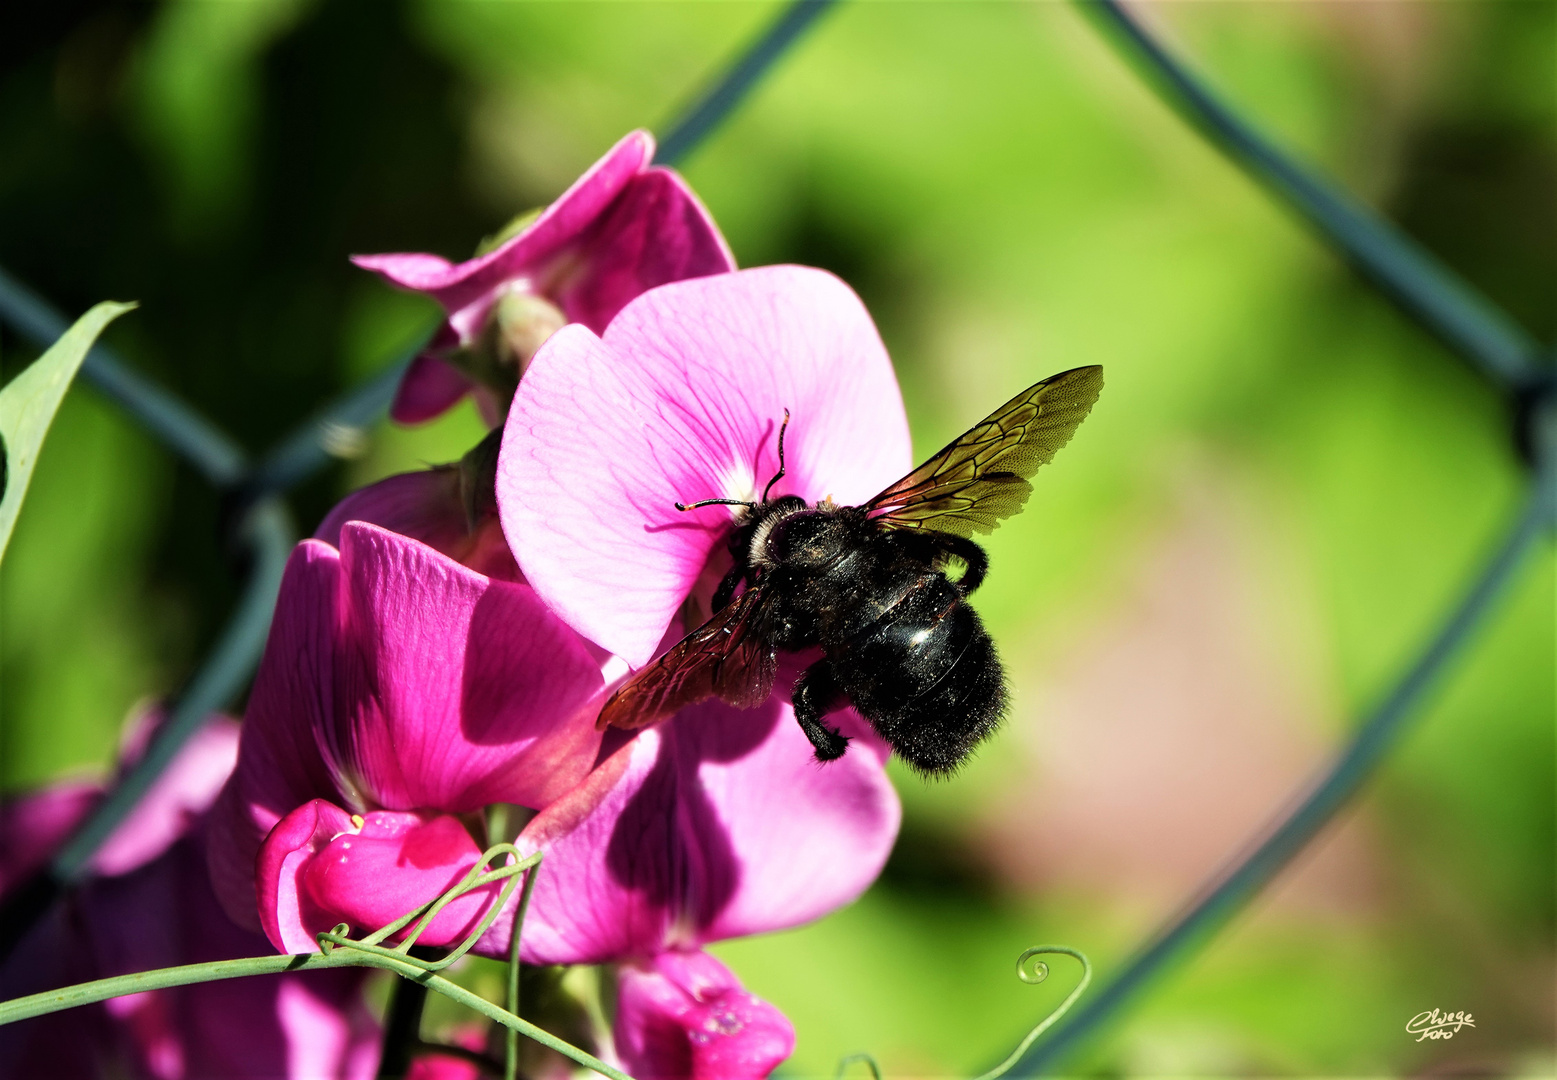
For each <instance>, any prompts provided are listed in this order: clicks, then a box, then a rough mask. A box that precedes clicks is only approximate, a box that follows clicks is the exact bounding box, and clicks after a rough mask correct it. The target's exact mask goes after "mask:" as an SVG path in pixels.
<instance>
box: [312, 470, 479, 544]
mask: <svg viewBox="0 0 1557 1080" xmlns="http://www.w3.org/2000/svg"><path fill="white" fill-rule="evenodd" d="M348 521H365V522H367V523H368V524H370V525H377V526H379V528H382V529H387V530H389V531H390V532H393V533H399V534H400V535H401V536H408V537H410V538H411V539H412V540H419V541H421V542H422V543H424V544H426V545H427V546H428V547H430V548H432V549H433V550H434V551H441V552H443V553H444V554H445V555H448V556H449V557H450V558H456V559H457V558H458V555H457V554H456V553H457V552H458V550H459V549H460V547H461V546H462V545H463V544H464V543H465V540H466V527H465V526H466V521H465V508H464V505H463V504H462V503H461V501H460V478H459V472H458V470H456V469H452V468H443V469H424V470H422V471H420V472H408V473H399V474H397V475H395V476H391V477H387V478H386V479H383V480H380V481H379V482H378V483H376V484H369V485H368V486H367V487H365V488H358V489H357V490H356V491H353V492H352V493H351V494H350V495H348V496H346V497H345V498H344V499H342V500H341V501H340V502H338V503H336V504H335V508H334V509H333V510H331V511H330V512H329V513H328V514H326V515H325V518H324V520H323V521H321V522H320V523H319V527H318V528H317V529H315V530H314V539H315V540H323V541H324V542H325V543H326V544H329V545H330V546H331V547H333V548H336V549H337V550H339V548H340V546H341V529H342V528H343V527H345V525H346V523H347V522H348Z"/></svg>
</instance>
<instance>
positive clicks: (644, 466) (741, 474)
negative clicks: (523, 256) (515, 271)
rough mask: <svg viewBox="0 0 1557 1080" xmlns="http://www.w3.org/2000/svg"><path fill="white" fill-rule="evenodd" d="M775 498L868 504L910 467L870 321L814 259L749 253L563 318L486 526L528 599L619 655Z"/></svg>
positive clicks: (511, 422) (638, 658)
mask: <svg viewBox="0 0 1557 1080" xmlns="http://www.w3.org/2000/svg"><path fill="white" fill-rule="evenodd" d="M786 408H787V409H789V410H790V414H791V421H790V426H789V430H788V434H787V436H786V441H785V448H786V454H787V461H788V466H789V474H788V476H787V477H786V478H785V479H784V480H782V481H780V482H779V484H778V485H777V486H776V487H775V488H774V490H773V494H774V495H783V494H791V493H792V494H798V495H801V496H803V497H805V498H806V499H808V500H816V499H820V498H822V497H824V496H827V495H831V496H833V497H834V498H836V499H837V500H838V501H839V502H841V503H844V504H857V503H861V502H864V501H866V500H867V499H869V498H870V497H871V496H873V495H875V494H876V493H878V492H879V491H881V490H882V489H883V488H885V487H886V486H887V485H888V484H890V483H892V482H893V481H895V480H897V479H898V478H899V477H901V476H903V475H904V474H905V473H907V472H908V471H909V469H910V468H912V465H913V462H912V456H911V449H910V444H909V436H908V422H907V419H906V418H905V415H904V412H903V403H902V397H901V395H900V394H899V392H898V387H897V380H896V378H895V376H894V375H893V372H892V364H891V361H890V360H889V359H888V357H887V353H886V350H885V348H884V347H883V346H882V344H881V339H880V337H879V336H878V335H877V333H876V329H875V326H874V325H873V324H872V323H871V321H870V316H869V315H868V314H867V313H866V311H865V308H864V306H863V305H862V304H861V303H860V301H859V298H858V297H857V296H855V295H854V293H853V291H852V290H850V289H849V287H848V286H847V285H845V284H844V283H843V282H841V281H839V280H838V279H837V278H835V277H833V276H832V275H831V274H828V273H826V272H824V271H821V270H813V269H808V268H805V267H796V266H774V267H762V268H759V269H755V270H743V271H740V272H737V273H734V274H721V275H718V276H715V277H707V278H698V279H695V280H691V281H682V282H677V283H675V284H671V285H664V286H661V287H660V288H657V289H654V290H652V291H650V292H647V293H645V294H644V295H642V296H640V297H639V298H638V299H636V300H634V301H633V302H632V303H630V304H628V305H627V306H626V307H625V308H623V309H622V311H621V313H620V314H619V315H618V316H617V317H616V319H615V320H614V321H613V322H612V323H611V325H610V326H609V327H608V328H607V330H606V333H605V335H604V337H603V338H597V337H595V335H594V334H592V333H590V332H589V331H588V330H587V329H586V328H584V327H582V326H578V325H572V326H567V327H564V328H563V329H562V330H560V331H558V332H557V333H556V334H554V335H553V336H552V337H551V339H550V340H549V341H548V342H547V343H546V344H545V345H544V346H542V348H541V350H540V352H539V353H537V355H536V357H535V359H534V361H533V362H532V363H531V365H530V367H529V369H528V370H527V371H526V373H525V377H524V379H523V381H522V382H521V383H520V386H519V391H518V393H517V394H516V395H515V398H514V403H513V406H512V408H511V409H510V412H509V416H508V422H507V426H506V428H505V431H504V435H503V449H502V456H501V458H500V460H499V466H498V482H497V498H498V507H499V512H500V515H501V517H502V521H503V529H504V531H505V532H506V533H507V534H508V540H509V545H510V546H511V547H512V548H513V551H514V555H515V557H516V558H517V559H518V562H519V566H520V568H521V570H522V571H523V572H524V575H525V578H526V580H527V581H529V582H530V584H532V585H533V586H534V587H535V589H536V591H537V592H538V593H539V594H540V595H541V598H542V599H544V600H545V601H546V603H547V604H549V605H550V606H551V607H552V608H553V609H554V610H556V611H557V612H558V613H559V614H560V615H561V616H562V617H563V618H564V619H566V620H567V622H568V623H569V624H570V625H572V626H573V627H574V628H575V629H577V630H578V631H579V632H580V633H581V634H583V635H584V636H585V637H587V638H589V639H590V640H592V641H595V642H597V643H598V644H600V645H601V646H603V647H605V648H607V649H610V650H611V651H612V652H614V653H616V654H618V655H619V656H621V657H622V658H623V659H625V660H626V661H627V662H628V663H629V664H631V665H633V666H634V667H637V666H641V665H642V664H644V663H645V662H647V661H648V660H649V659H650V657H651V656H652V655H653V651H654V647H655V645H656V643H657V642H658V641H659V640H660V637H661V635H662V634H663V633H664V632H665V628H666V626H667V625H668V624H669V622H670V620H671V617H672V616H673V615H674V613H675V611H676V609H677V608H678V607H679V606H680V604H681V603H682V601H683V600H684V598H685V597H686V595H687V593H688V591H689V590H690V589H691V587H692V584H693V582H694V581H695V580H696V579H697V577H698V575H699V574H700V573H701V572H702V570H703V567H704V564H705V563H706V561H707V559H708V556H709V554H710V552H712V551H713V550H714V548H715V547H716V546H717V545H718V544H719V543H720V542H721V541H722V539H723V537H724V536H725V535H726V534H727V533H728V531H729V529H730V528H731V522H732V514H731V508H730V507H724V506H710V507H706V508H703V509H700V510H695V511H692V512H690V513H681V512H678V511H677V510H676V508H675V505H674V504H675V503H676V502H677V501H681V502H692V501H696V500H700V499H707V498H715V497H719V498H740V499H751V498H755V497H757V496H759V495H760V494H761V492H762V488H763V486H764V485H765V484H766V482H767V480H768V478H769V477H770V476H772V475H773V474H774V473H775V472H776V471H777V469H778V454H777V450H778V434H779V427H780V425H781V423H782V422H783V419H784V410H785V409H786Z"/></svg>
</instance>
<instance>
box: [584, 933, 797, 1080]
mask: <svg viewBox="0 0 1557 1080" xmlns="http://www.w3.org/2000/svg"><path fill="white" fill-rule="evenodd" d="M614 1035H615V1040H616V1050H617V1054H618V1055H619V1056H620V1057H621V1059H622V1065H623V1067H624V1068H626V1069H627V1071H628V1072H630V1073H632V1075H633V1076H635V1077H637V1078H638V1080H760V1078H761V1077H765V1076H767V1075H768V1074H769V1073H771V1072H772V1071H773V1070H774V1068H776V1067H777V1066H778V1065H779V1063H780V1062H782V1061H784V1059H786V1058H787V1057H789V1055H790V1054H791V1053H793V1052H794V1049H795V1028H794V1025H793V1024H791V1023H790V1022H789V1019H788V1018H787V1017H786V1016H785V1015H784V1014H783V1013H781V1012H779V1010H778V1009H776V1008H774V1007H773V1006H772V1005H770V1004H768V1003H767V1002H766V1001H763V1000H762V999H761V998H759V997H757V996H756V995H755V994H752V993H750V992H748V991H747V990H746V989H745V988H744V987H742V986H741V984H740V982H739V980H737V979H736V977H735V976H734V975H733V974H732V973H731V972H730V969H729V968H727V967H725V966H724V965H723V964H721V963H720V962H719V961H718V960H715V959H714V958H713V957H712V956H709V955H708V954H707V953H705V952H666V953H661V954H659V955H657V956H655V957H654V958H653V959H652V960H650V961H647V962H636V963H629V964H624V965H623V966H621V967H620V968H618V970H617V1011H616V1025H615V1029H614Z"/></svg>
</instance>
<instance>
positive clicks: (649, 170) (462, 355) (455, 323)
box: [353, 131, 735, 424]
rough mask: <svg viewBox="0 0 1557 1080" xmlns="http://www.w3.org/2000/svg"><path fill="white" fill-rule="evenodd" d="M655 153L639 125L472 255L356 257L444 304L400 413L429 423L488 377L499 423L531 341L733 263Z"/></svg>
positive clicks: (598, 322) (407, 383)
mask: <svg viewBox="0 0 1557 1080" xmlns="http://www.w3.org/2000/svg"><path fill="white" fill-rule="evenodd" d="M653 158H654V139H653V137H652V136H650V135H649V133H648V132H646V131H635V132H633V133H632V134H630V135H628V136H626V137H625V138H624V139H622V140H621V141H620V142H618V143H617V144H616V145H615V146H613V147H612V148H611V150H610V151H609V152H608V153H607V154H606V155H605V157H603V158H601V159H600V160H599V161H597V162H595V164H594V165H593V166H591V167H590V169H589V171H588V172H586V173H585V174H584V175H583V176H581V177H580V178H579V179H578V180H577V181H576V182H575V183H574V184H573V186H572V187H570V188H569V189H568V190H567V191H565V192H564V193H563V194H562V196H561V197H560V198H558V199H557V201H556V202H554V203H552V204H551V205H550V206H549V207H547V208H546V209H545V210H544V211H542V212H541V213H540V214H539V216H537V217H536V218H535V219H534V220H533V221H531V222H529V223H527V224H525V225H524V227H523V228H522V229H521V230H520V231H519V232H518V233H516V234H515V235H514V236H512V237H511V238H509V239H507V240H505V241H504V242H503V243H502V244H501V245H500V246H498V247H497V248H495V249H494V250H492V251H489V252H486V253H484V254H481V255H478V256H477V257H476V258H474V259H471V260H469V261H468V262H463V263H460V264H458V265H453V264H450V263H449V262H448V261H447V260H446V259H442V258H440V257H438V256H436V255H413V254H407V255H363V256H356V257H355V258H354V259H353V261H354V262H355V263H356V264H357V265H358V266H361V267H364V268H366V269H369V270H374V271H377V272H378V273H379V274H381V275H382V276H383V277H384V278H385V279H387V280H388V281H390V282H391V283H393V284H395V285H398V286H400V287H402V288H405V289H412V290H415V291H417V292H425V293H427V294H428V295H430V296H432V297H433V298H434V299H436V300H437V301H438V302H439V303H440V304H442V305H443V308H444V310H445V311H446V312H448V320H447V321H446V322H445V323H444V324H443V326H442V327H441V328H440V329H439V331H438V333H437V335H436V336H435V337H434V339H433V341H432V343H431V344H430V345H429V347H428V349H427V351H426V352H425V353H423V354H422V355H421V356H420V357H418V358H417V359H416V360H415V361H414V362H413V363H412V365H411V368H410V370H409V371H408V372H407V373H406V377H405V379H404V380H403V381H402V382H401V384H400V390H399V393H398V395H397V396H396V398H395V403H394V407H393V409H392V410H391V415H392V416H393V417H394V419H396V420H398V421H400V422H401V423H407V424H409V423H417V422H419V421H422V420H428V419H431V418H432V417H434V416H437V415H438V414H439V413H441V412H443V411H444V410H445V409H447V408H449V407H450V406H451V405H453V404H454V403H455V402H456V401H458V400H459V399H460V398H461V397H463V396H464V395H465V394H466V393H467V392H468V391H469V390H470V389H471V388H472V385H473V384H485V385H484V386H483V393H482V395H481V398H482V401H483V407H484V409H485V410H486V412H487V413H488V415H489V418H490V419H491V420H492V422H493V423H496V422H497V421H498V418H500V417H501V415H502V408H503V407H504V406H505V405H506V404H507V396H508V394H510V393H512V390H513V383H514V382H515V381H517V380H518V378H519V375H520V373H521V371H522V370H523V368H524V366H525V365H526V364H527V363H528V361H529V359H530V357H531V356H533V355H534V352H535V350H536V348H538V347H539V346H540V344H541V342H542V341H544V340H545V339H546V337H547V336H548V335H549V334H550V333H551V332H552V331H554V330H555V329H557V328H558V327H560V326H561V325H562V324H563V323H564V322H578V323H582V324H584V325H585V326H587V327H589V328H590V329H591V330H595V331H597V332H598V331H601V330H604V329H605V327H606V324H608V323H609V322H610V321H611V319H612V318H613V317H614V316H615V315H616V313H617V312H618V311H619V310H621V308H622V306H623V305H624V304H626V303H627V302H628V301H630V300H631V299H633V298H634V297H635V296H637V295H638V294H640V293H642V292H643V291H644V290H646V289H651V288H653V287H654V286H656V285H663V284H665V283H666V282H671V281H679V280H682V279H684V278H693V277H701V276H703V275H706V274H719V273H723V272H725V271H728V270H733V269H734V268H735V260H734V258H733V257H732V256H731V254H730V251H729V248H728V246H727V245H726V244H725V242H724V238H723V237H722V236H720V235H719V230H718V229H717V228H716V227H715V226H714V223H713V221H712V220H711V219H710V218H709V216H708V213H707V211H706V210H704V209H703V207H702V205H701V204H700V203H699V202H698V201H697V197H696V196H695V195H693V194H692V192H691V190H690V189H689V188H688V187H687V186H686V184H685V183H684V182H683V181H682V180H681V178H680V177H679V176H677V175H676V174H675V173H673V172H671V171H670V170H668V169H663V168H655V167H653V166H651V165H650V164H649V163H650V162H651V161H652V160H653ZM448 361H453V363H452V364H451V363H449V362H448ZM473 376H474V378H473Z"/></svg>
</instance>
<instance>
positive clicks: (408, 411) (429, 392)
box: [389, 335, 472, 424]
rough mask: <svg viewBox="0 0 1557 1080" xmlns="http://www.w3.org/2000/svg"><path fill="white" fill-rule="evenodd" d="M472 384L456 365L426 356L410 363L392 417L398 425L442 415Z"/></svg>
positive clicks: (398, 391)
mask: <svg viewBox="0 0 1557 1080" xmlns="http://www.w3.org/2000/svg"><path fill="white" fill-rule="evenodd" d="M450 338H451V342H452V335H450ZM471 385H472V384H471V381H470V380H469V379H468V378H466V377H465V375H464V374H463V373H462V372H460V371H459V370H458V369H457V368H455V367H454V365H452V364H450V363H447V362H446V361H443V360H440V359H438V358H437V357H436V356H429V355H426V354H423V355H421V356H418V357H417V358H416V359H414V360H412V361H411V366H410V367H408V368H407V369H406V373H405V376H404V377H403V378H401V380H400V387H399V389H397V390H396V391H395V400H394V404H392V405H391V406H390V407H389V417H390V419H391V420H393V421H395V423H397V424H420V423H424V422H425V421H428V420H431V419H433V418H434V417H436V416H441V415H443V413H444V412H446V411H447V410H448V409H449V408H450V407H452V406H453V405H454V403H455V402H457V401H459V399H460V398H462V397H464V396H465V395H466V394H468V393H469V392H470V388H471Z"/></svg>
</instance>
